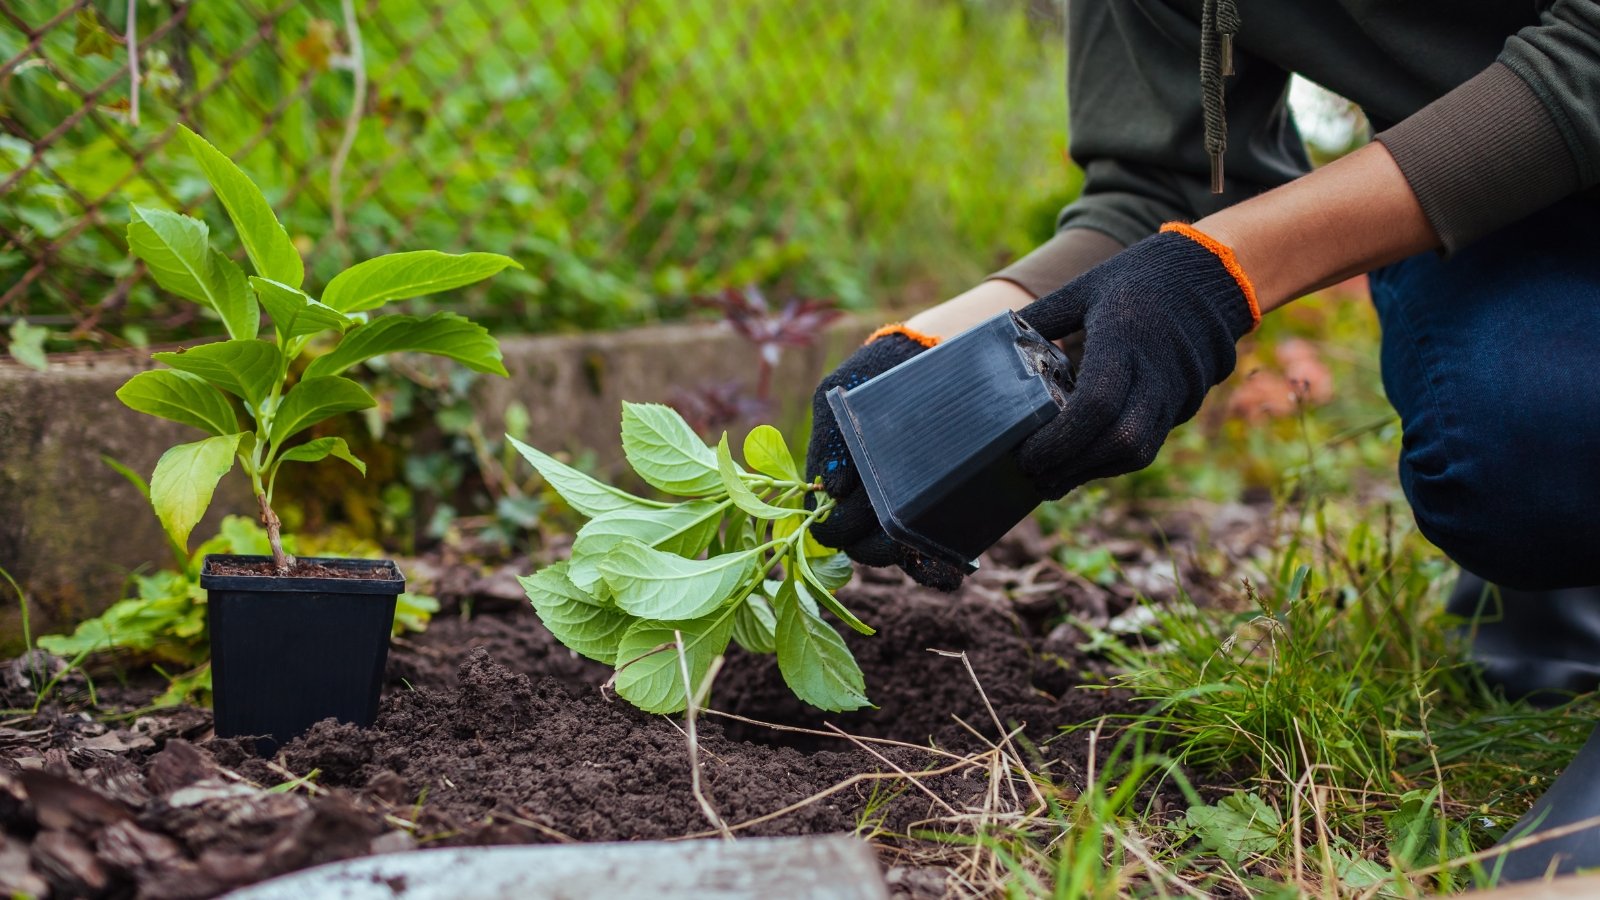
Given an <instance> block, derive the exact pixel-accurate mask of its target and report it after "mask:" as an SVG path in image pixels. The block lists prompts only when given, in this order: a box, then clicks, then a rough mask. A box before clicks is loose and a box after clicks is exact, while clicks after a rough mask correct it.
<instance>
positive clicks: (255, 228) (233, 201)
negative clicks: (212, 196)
mask: <svg viewBox="0 0 1600 900" xmlns="http://www.w3.org/2000/svg"><path fill="white" fill-rule="evenodd" d="M178 127H179V129H180V130H181V131H182V132H183V139H184V142H185V143H187V144H188V145H189V152H190V153H192V154H194V158H195V159H196V160H197V161H199V163H200V169H201V171H203V172H205V174H206V180H207V181H210V182H211V189H212V190H213V191H216V193H217V199H218V200H221V201H222V208H223V209H226V210H227V211H228V218H230V219H232V220H233V227H234V229H235V230H237V231H238V232H239V242H240V243H242V244H244V252H245V253H247V254H249V256H250V264H251V265H253V266H255V267H256V272H257V273H259V274H260V275H261V276H262V277H265V278H270V279H272V280H273V281H278V282H282V283H283V284H286V285H288V286H289V287H293V288H298V287H299V286H300V283H301V282H302V281H304V280H305V277H306V272H305V264H304V263H303V262H302V261H301V259H300V251H298V250H296V249H295V248H294V244H293V242H291V241H290V240H289V233H288V232H287V231H284V230H283V225H282V224H281V223H280V222H279V221H278V217H277V216H275V215H273V213H272V207H271V206H270V205H269V204H268V203H267V198H266V197H263V196H262V195H261V190H260V189H259V188H257V187H256V186H255V182H252V181H251V180H250V177H249V176H248V175H245V174H244V172H242V171H240V169H239V167H238V166H236V165H234V163H233V160H231V159H229V158H228V157H226V156H224V155H223V154H222V153H221V152H219V151H218V150H217V148H215V147H213V146H211V144H209V143H207V141H206V139H205V138H203V137H201V136H200V135H198V134H195V133H194V132H193V131H190V130H189V129H188V128H185V127H183V126H182V125H180V126H178Z"/></svg>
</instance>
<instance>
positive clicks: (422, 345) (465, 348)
mask: <svg viewBox="0 0 1600 900" xmlns="http://www.w3.org/2000/svg"><path fill="white" fill-rule="evenodd" d="M402 351H416V352H420V353H432V354H433V355H435V356H448V357H449V358H451V359H453V360H455V361H457V362H459V363H461V364H462V365H464V366H466V367H467V368H469V369H473V370H474V371H478V372H488V373H489V374H491V375H505V374H507V373H506V367H505V364H504V363H502V362H501V361H500V344H499V343H498V342H497V341H496V340H495V339H494V338H492V337H490V336H489V332H488V330H487V329H485V328H484V327H483V326H482V325H479V324H476V323H474V322H469V321H467V320H466V319H463V318H462V317H460V316H458V315H456V314H455V313H448V312H441V313H434V314H433V315H431V316H429V317H427V318H426V319H419V318H417V317H416V316H384V317H383V318H381V319H375V320H373V321H371V322H368V323H367V324H365V325H359V326H357V327H355V328H352V329H350V331H349V332H348V333H347V334H345V336H344V340H342V341H340V342H339V346H338V347H335V348H334V350H333V352H331V353H328V354H327V355H325V356H319V357H317V358H316V359H314V360H312V361H311V365H310V366H307V367H306V375H307V376H308V377H312V378H315V377H318V376H323V375H338V374H339V373H340V372H343V371H344V370H346V369H348V368H350V367H351V366H353V365H356V364H357V363H360V362H363V361H365V360H368V359H371V358H372V357H374V356H382V355H383V354H385V353H399V352H402Z"/></svg>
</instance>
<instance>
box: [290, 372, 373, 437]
mask: <svg viewBox="0 0 1600 900" xmlns="http://www.w3.org/2000/svg"><path fill="white" fill-rule="evenodd" d="M376 405H377V401H375V400H373V399H372V395H371V394H369V393H367V389H366V388H364V387H362V386H361V385H359V384H356V383H355V382H354V381H351V380H350V379H348V378H337V377H335V378H304V379H301V381H300V383H299V384H297V385H295V386H294V387H293V388H292V389H290V391H289V393H288V394H286V395H284V398H283V402H282V403H280V404H278V411H277V413H275V414H274V415H273V417H272V433H271V434H269V435H268V436H267V439H268V440H270V441H271V442H272V445H273V446H274V447H276V446H278V445H279V444H281V443H283V441H284V439H285V438H289V437H293V436H294V435H295V434H297V433H299V432H300V431H301V430H302V429H305V428H310V427H311V426H312V425H315V424H317V423H318V422H321V421H322V420H323V419H327V418H329V417H332V416H337V415H339V414H340V413H347V412H354V411H355V410H358V409H366V408H367V407H369V406H376Z"/></svg>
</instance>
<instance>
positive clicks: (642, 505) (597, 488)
mask: <svg viewBox="0 0 1600 900" xmlns="http://www.w3.org/2000/svg"><path fill="white" fill-rule="evenodd" d="M506 440H508V441H510V442H511V446H513V447H515V448H517V452H518V453H520V454H522V458H523V459H526V460H527V461H528V462H529V464H531V465H532V466H533V467H534V469H536V470H538V472H539V475H540V476H541V477H543V478H544V480H545V481H546V482H548V483H549V485H550V487H551V488H553V489H554V490H555V492H556V493H558V494H560V495H561V499H563V500H565V501H567V505H568V506H570V507H572V508H573V509H575V510H577V511H578V512H579V513H581V514H582V515H585V516H589V517H591V518H593V517H597V516H602V515H605V514H606V513H608V512H616V511H618V510H625V509H635V510H642V509H666V508H667V507H669V506H671V505H672V504H670V503H662V502H661V501H659V500H646V499H645V498H643V497H635V496H634V495H632V494H630V493H628V492H627V491H624V490H621V489H620V488H614V487H612V486H611V485H609V484H606V483H605V482H602V481H597V480H595V479H593V478H590V477H589V476H588V475H585V474H584V473H582V472H580V471H578V470H577V469H574V468H573V467H571V466H569V465H567V464H566V463H564V462H561V461H560V460H558V459H556V458H555V457H553V456H551V455H550V454H548V453H545V452H544V451H542V450H539V449H537V448H534V447H530V446H528V445H527V444H524V443H523V442H522V441H520V440H518V439H516V438H514V437H512V436H511V435H509V434H508V435H506Z"/></svg>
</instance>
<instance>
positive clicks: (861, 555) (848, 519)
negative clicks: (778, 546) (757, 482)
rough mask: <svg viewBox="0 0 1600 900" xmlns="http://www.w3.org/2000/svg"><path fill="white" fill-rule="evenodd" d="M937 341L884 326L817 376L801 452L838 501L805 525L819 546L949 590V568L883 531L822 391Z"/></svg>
mask: <svg viewBox="0 0 1600 900" xmlns="http://www.w3.org/2000/svg"><path fill="white" fill-rule="evenodd" d="M936 343H938V339H937V338H933V337H929V336H927V335H923V334H918V333H917V332H915V331H911V330H909V329H907V328H905V327H904V326H902V325H886V326H884V327H883V328H880V329H878V330H877V331H875V332H873V333H872V336H871V337H869V338H867V342H866V344H865V345H864V346H862V348H861V349H860V350H857V351H856V352H855V353H854V354H852V355H851V357H850V358H849V359H847V360H845V361H844V363H843V364H842V365H840V366H839V368H837V369H835V370H834V371H833V373H832V374H831V375H829V376H827V377H826V378H824V379H822V383H821V384H820V385H818V386H817V392H816V394H815V395H813V396H812V399H811V445H810V447H809V448H808V449H807V451H806V479H807V480H808V481H809V480H813V479H815V478H816V477H817V476H819V475H820V476H822V487H823V490H825V491H827V492H828V496H830V497H832V498H833V499H834V500H835V501H836V502H837V503H838V505H837V506H835V507H834V508H833V511H832V512H830V513H829V514H828V517H827V518H826V519H824V520H823V521H821V522H818V523H817V524H816V525H815V526H813V527H812V529H811V536H812V537H814V538H816V539H817V541H818V542H819V543H821V544H823V545H824V546H828V547H837V548H839V549H841V550H844V551H845V552H846V553H848V554H849V555H850V558H851V559H853V560H855V561H856V562H858V563H861V564H863V565H868V566H889V565H898V566H899V567H900V568H902V569H904V570H905V571H906V574H908V575H910V576H911V577H912V578H913V579H915V580H916V581H917V583H918V584H922V585H926V586H928V587H932V588H937V589H939V590H942V591H953V590H955V589H956V588H957V587H958V586H959V585H960V584H961V577H962V575H961V572H960V570H958V569H956V568H955V567H953V566H951V565H949V564H947V563H942V562H939V561H937V560H932V559H929V558H927V557H925V556H923V555H922V554H920V553H918V552H917V551H915V550H913V549H911V548H910V547H907V546H905V545H904V544H901V543H898V542H897V541H894V540H893V539H891V538H890V537H889V535H888V534H886V533H884V530H883V526H882V525H879V524H878V515H877V513H875V512H873V509H872V501H871V500H869V499H868V498H867V492H866V490H865V489H863V488H862V487H861V478H860V476H859V475H858V474H857V473H856V467H855V463H854V462H853V461H852V460H851V459H850V449H849V448H848V447H847V446H845V442H844V435H842V434H840V433H839V423H838V422H837V421H836V420H835V419H834V416H833V408H832V407H831V406H829V405H828V392H829V391H831V390H833V389H834V388H835V387H842V388H844V389H845V390H849V389H850V388H853V387H855V386H856V385H858V384H861V383H862V382H864V381H866V380H867V379H869V378H872V377H873V376H875V375H881V374H882V373H884V372H887V371H889V370H890V369H892V368H894V367H895V366H898V365H899V364H901V363H903V362H905V361H906V360H908V359H910V358H911V357H913V356H916V355H917V354H918V353H921V352H922V351H924V350H926V349H928V348H929V347H932V346H933V345H934V344H936Z"/></svg>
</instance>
